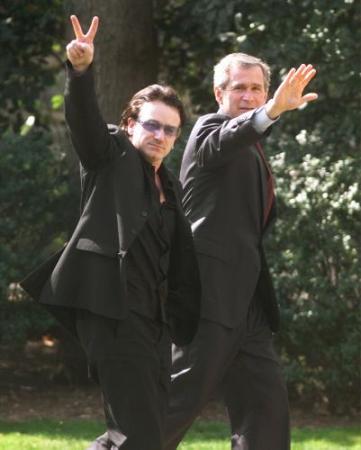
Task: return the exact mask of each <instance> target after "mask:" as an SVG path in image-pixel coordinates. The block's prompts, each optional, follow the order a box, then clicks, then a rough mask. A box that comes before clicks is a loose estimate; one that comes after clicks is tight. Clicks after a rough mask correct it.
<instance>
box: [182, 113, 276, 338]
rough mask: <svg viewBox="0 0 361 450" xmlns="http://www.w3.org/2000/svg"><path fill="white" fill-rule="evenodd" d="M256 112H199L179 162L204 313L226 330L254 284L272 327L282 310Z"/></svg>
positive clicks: (243, 309) (241, 314)
mask: <svg viewBox="0 0 361 450" xmlns="http://www.w3.org/2000/svg"><path fill="white" fill-rule="evenodd" d="M253 115H254V111H251V112H250V113H247V114H243V115H241V116H239V117H237V118H235V119H230V118H229V117H228V116H226V115H223V114H221V113H217V114H208V115H205V116H203V117H200V118H199V120H198V121H197V123H196V124H195V126H194V128H193V130H192V132H191V135H190V138H189V141H188V144H187V147H186V149H185V152H184V155H183V161H182V167H181V174H180V180H181V182H182V184H183V189H184V197H183V206H184V210H185V213H186V215H187V217H188V219H189V220H190V222H191V226H192V231H193V236H194V243H195V247H196V252H197V255H198V262H199V269H200V273H201V284H202V302H201V316H202V317H203V318H206V319H209V320H212V321H215V322H217V323H221V324H223V325H225V326H227V327H234V326H237V325H239V324H240V323H241V322H242V321H244V320H245V319H246V315H247V310H248V306H249V303H250V300H251V298H252V296H253V295H254V294H255V291H256V287H257V291H258V295H260V296H261V297H262V302H263V305H264V309H265V311H266V313H267V316H268V319H269V323H270V326H271V329H272V330H274V331H275V330H277V329H278V326H279V312H278V306H277V303H276V299H275V295H274V290H273V286H272V282H271V278H270V274H269V271H268V267H267V262H266V259H265V256H264V251H263V246H262V240H263V237H264V235H265V231H266V229H267V228H268V226H269V224H270V222H271V221H272V219H273V217H274V209H273V210H272V211H271V214H270V216H269V217H270V219H269V220H268V221H267V223H266V225H265V226H263V219H264V218H263V214H264V210H265V205H266V201H267V167H266V165H265V162H264V161H263V160H262V158H261V157H260V154H259V153H258V151H257V149H256V147H255V145H254V144H255V143H256V142H257V141H259V140H260V138H261V137H262V136H261V135H259V134H258V133H257V132H256V130H255V129H254V127H253Z"/></svg>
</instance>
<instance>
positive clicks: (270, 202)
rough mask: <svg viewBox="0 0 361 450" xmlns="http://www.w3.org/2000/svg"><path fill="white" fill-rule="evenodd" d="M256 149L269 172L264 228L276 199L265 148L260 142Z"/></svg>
mask: <svg viewBox="0 0 361 450" xmlns="http://www.w3.org/2000/svg"><path fill="white" fill-rule="evenodd" d="M256 148H257V151H258V153H259V155H260V157H261V158H262V161H263V163H264V165H265V166H266V170H267V202H266V206H265V208H264V211H263V226H265V225H266V223H267V220H268V217H269V214H270V212H271V209H272V206H273V202H274V199H275V194H274V180H273V175H272V171H271V168H270V166H269V164H268V162H267V160H266V156H265V154H264V151H263V148H262V146H261V144H260V143H259V142H257V143H256Z"/></svg>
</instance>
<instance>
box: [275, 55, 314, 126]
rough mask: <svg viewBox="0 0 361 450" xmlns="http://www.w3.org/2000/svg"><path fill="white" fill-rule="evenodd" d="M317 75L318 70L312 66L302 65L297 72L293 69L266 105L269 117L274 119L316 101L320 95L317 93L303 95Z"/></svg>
mask: <svg viewBox="0 0 361 450" xmlns="http://www.w3.org/2000/svg"><path fill="white" fill-rule="evenodd" d="M315 75H316V69H314V67H313V66H312V65H311V64H308V65H307V66H306V65H305V64H301V65H300V66H299V68H298V69H297V70H296V69H294V68H293V69H291V70H290V71H289V72H288V74H287V76H286V78H285V79H284V80H283V81H282V83H281V84H280V85H279V87H278V89H277V90H276V92H275V94H274V96H273V98H272V99H271V100H270V101H269V102H268V103H267V105H266V112H267V114H268V115H269V117H270V118H271V119H274V118H276V117H277V116H279V115H280V114H282V113H283V112H285V111H291V110H292V109H296V108H298V107H299V106H301V105H303V104H304V103H308V102H312V101H313V100H316V99H317V97H318V95H317V94H316V93H315V92H311V93H308V94H305V95H303V91H304V89H305V88H306V86H307V85H308V83H309V82H310V81H311V80H312V78H313V77H314V76H315Z"/></svg>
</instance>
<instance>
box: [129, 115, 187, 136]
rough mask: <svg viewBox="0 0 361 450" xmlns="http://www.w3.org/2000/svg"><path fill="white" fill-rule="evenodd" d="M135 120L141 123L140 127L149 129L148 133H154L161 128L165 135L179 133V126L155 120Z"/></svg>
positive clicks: (176, 134)
mask: <svg viewBox="0 0 361 450" xmlns="http://www.w3.org/2000/svg"><path fill="white" fill-rule="evenodd" d="M137 122H138V123H140V124H141V125H142V127H143V128H144V129H145V130H146V131H149V132H150V133H156V132H157V131H160V130H163V131H164V134H165V135H166V136H167V137H177V136H178V135H179V133H180V128H178V127H172V125H162V124H161V123H160V122H158V121H157V120H139V119H137Z"/></svg>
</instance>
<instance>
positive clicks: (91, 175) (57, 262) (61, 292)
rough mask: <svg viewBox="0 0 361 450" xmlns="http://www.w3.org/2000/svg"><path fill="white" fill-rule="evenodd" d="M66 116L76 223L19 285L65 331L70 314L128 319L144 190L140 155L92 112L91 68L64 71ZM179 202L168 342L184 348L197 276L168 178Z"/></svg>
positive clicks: (193, 318)
mask: <svg viewBox="0 0 361 450" xmlns="http://www.w3.org/2000/svg"><path fill="white" fill-rule="evenodd" d="M67 74H68V76H67V83H66V89H65V112H66V119H67V123H68V126H69V129H70V133H71V138H72V142H73V145H74V148H75V150H76V152H77V154H78V156H79V159H80V162H81V186H82V197H81V217H80V219H79V222H78V224H77V226H76V229H75V231H74V233H73V235H72V237H71V239H70V240H69V242H68V244H67V245H66V247H65V248H64V249H63V250H62V251H60V252H59V253H58V254H56V255H54V256H53V257H52V258H50V259H49V260H48V261H46V262H45V263H44V264H43V265H42V266H41V267H40V268H38V269H37V270H35V272H33V273H32V274H30V275H29V276H28V277H27V278H26V279H25V280H24V281H23V282H22V283H21V284H22V286H23V288H24V289H25V290H26V291H27V292H28V293H29V294H30V295H31V296H32V297H34V298H35V299H37V300H39V301H40V302H41V303H43V304H46V305H48V307H49V308H50V309H51V310H52V312H53V313H55V314H56V315H57V316H58V318H59V319H60V320H61V321H62V322H63V323H64V322H65V325H66V326H67V327H68V328H71V326H72V324H73V321H72V319H71V317H72V309H73V308H82V309H87V310H90V311H92V312H94V313H96V314H100V315H103V316H106V317H110V318H113V319H123V318H124V317H126V315H127V313H128V310H129V305H128V304H127V293H126V279H125V267H124V263H123V261H124V257H125V255H126V254H127V251H128V249H129V247H130V246H131V245H132V242H133V241H134V239H135V238H136V237H137V235H138V233H139V231H140V230H141V228H142V227H143V225H144V223H145V222H146V220H147V216H148V213H149V211H150V205H151V203H150V196H149V195H148V194H149V186H148V185H147V182H146V176H145V173H144V168H143V164H142V161H141V156H140V153H139V152H138V151H137V150H136V149H135V148H134V147H133V145H132V144H131V143H130V141H129V139H128V138H127V136H126V135H125V134H124V133H123V132H122V131H120V130H117V131H115V132H113V133H110V132H109V130H108V127H107V125H106V124H105V123H104V121H103V119H102V117H101V115H100V112H99V108H98V105H97V101H96V97H95V93H94V82H93V73H92V70H91V68H90V69H89V70H88V71H87V72H86V73H84V74H82V75H77V74H76V73H74V71H72V69H71V67H69V66H68V68H67ZM168 176H169V178H170V180H171V182H172V183H173V187H174V191H175V193H176V197H177V208H176V233H175V235H176V236H175V243H174V245H173V246H172V249H171V255H170V270H169V277H168V285H169V295H168V299H167V304H166V310H167V312H168V317H169V321H170V325H171V328H172V330H171V331H172V337H173V340H174V341H175V342H176V343H178V344H185V343H188V342H189V341H190V340H191V339H192V338H193V336H194V334H195V331H196V329H197V324H198V319H199V296H200V284H199V274H198V268H197V263H196V257H195V253H194V247H193V241H192V234H191V230H190V227H189V224H188V221H187V219H186V218H185V216H184V213H183V210H182V206H181V193H180V192H181V191H180V189H181V187H180V184H179V182H178V180H177V179H176V178H175V177H174V176H172V174H171V173H169V172H168Z"/></svg>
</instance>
